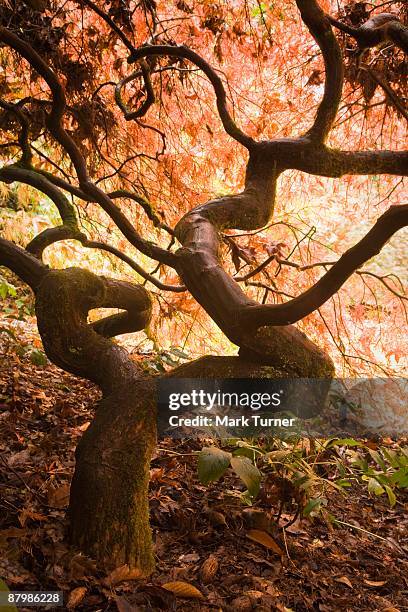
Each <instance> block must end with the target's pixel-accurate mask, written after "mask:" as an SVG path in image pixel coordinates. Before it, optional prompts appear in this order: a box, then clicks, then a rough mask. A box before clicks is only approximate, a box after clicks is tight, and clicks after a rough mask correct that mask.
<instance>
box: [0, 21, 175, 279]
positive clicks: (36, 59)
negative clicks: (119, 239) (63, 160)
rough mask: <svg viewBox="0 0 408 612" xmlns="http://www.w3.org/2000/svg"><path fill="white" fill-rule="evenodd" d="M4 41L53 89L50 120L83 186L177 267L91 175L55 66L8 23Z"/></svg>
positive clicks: (1, 35)
mask: <svg viewBox="0 0 408 612" xmlns="http://www.w3.org/2000/svg"><path fill="white" fill-rule="evenodd" d="M0 41H1V42H4V43H5V44H7V45H9V46H10V47H12V48H13V49H15V50H16V51H17V52H18V53H20V55H22V57H24V58H25V59H26V60H27V61H28V62H29V63H30V65H31V66H32V67H33V68H34V69H35V70H36V71H37V72H38V73H39V74H40V75H41V76H42V77H43V78H44V80H45V81H46V82H47V84H48V86H49V87H50V89H51V93H52V106H51V112H50V113H49V114H47V118H46V124H47V127H48V129H49V131H50V132H51V134H52V135H53V136H54V138H55V139H56V140H57V142H59V144H60V145H61V146H62V147H63V148H64V149H65V151H66V152H67V153H68V155H69V157H70V159H71V161H72V163H73V165H74V167H75V171H76V173H77V176H78V180H79V186H80V189H81V190H82V191H83V192H84V193H85V194H86V195H87V196H90V197H91V198H92V200H93V201H95V202H97V203H98V204H99V205H100V206H101V207H102V209H103V210H104V211H105V212H106V213H107V214H108V215H109V216H110V217H111V219H112V220H113V221H114V222H115V223H116V225H117V226H118V228H119V229H120V231H121V232H122V233H123V235H124V236H125V237H126V238H127V239H128V240H129V242H130V243H131V244H133V246H135V247H136V248H137V249H138V250H139V251H140V252H142V253H144V254H145V255H147V256H148V257H151V258H152V259H156V261H161V262H162V263H165V264H167V265H169V266H172V267H174V265H175V256H174V254H173V253H170V252H168V251H166V250H165V249H161V248H160V247H158V246H156V245H154V244H152V243H150V242H148V241H146V240H143V238H141V236H140V235H139V234H138V233H137V232H136V230H135V228H134V227H133V225H132V224H131V223H130V221H129V220H128V219H127V217H126V216H125V215H124V214H123V213H122V211H121V210H120V208H118V207H117V206H116V205H115V204H114V203H113V201H112V200H111V198H110V197H109V196H108V195H107V194H106V193H105V192H103V191H102V190H101V189H99V188H98V187H97V186H96V185H95V184H94V183H92V181H91V180H90V178H89V175H88V172H87V168H86V162H85V158H84V157H83V155H82V153H81V152H80V150H79V148H78V147H77V145H76V143H75V142H74V140H73V139H72V138H71V136H70V135H69V134H68V133H67V132H66V130H65V129H64V127H63V125H62V120H63V116H64V112H65V107H66V100H65V92H64V89H63V87H62V85H61V83H60V81H59V79H58V78H57V76H56V75H55V73H54V72H53V70H51V68H49V67H48V66H47V64H46V63H45V62H44V61H43V59H42V58H41V57H40V56H39V55H38V53H37V52H36V51H35V50H34V49H33V48H32V47H31V46H30V45H28V44H27V43H25V42H24V41H22V40H21V39H20V38H19V37H18V36H16V35H15V34H13V33H12V32H10V31H9V30H7V29H6V28H4V27H0Z"/></svg>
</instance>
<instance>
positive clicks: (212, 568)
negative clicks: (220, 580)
mask: <svg viewBox="0 0 408 612" xmlns="http://www.w3.org/2000/svg"><path fill="white" fill-rule="evenodd" d="M218 565H219V564H218V559H217V557H216V556H215V555H210V556H209V557H208V559H206V560H205V561H204V563H203V564H202V566H201V570H200V576H201V580H202V581H203V582H204V584H208V583H210V582H211V581H212V580H213V578H214V577H215V574H216V573H217V571H218Z"/></svg>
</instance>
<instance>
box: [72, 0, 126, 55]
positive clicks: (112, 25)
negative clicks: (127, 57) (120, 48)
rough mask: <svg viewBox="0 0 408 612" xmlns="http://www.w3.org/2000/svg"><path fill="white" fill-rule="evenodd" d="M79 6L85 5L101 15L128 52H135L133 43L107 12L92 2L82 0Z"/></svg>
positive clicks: (90, 0)
mask: <svg viewBox="0 0 408 612" xmlns="http://www.w3.org/2000/svg"><path fill="white" fill-rule="evenodd" d="M79 4H85V5H86V6H88V7H89V8H90V9H91V10H92V11H94V13H96V14H97V15H99V17H101V19H103V20H104V22H105V23H107V24H108V26H109V27H110V28H111V30H113V32H115V34H116V35H117V36H118V38H120V40H121V41H122V42H123V44H124V45H125V47H126V48H127V49H128V51H130V52H131V53H132V52H133V51H134V50H135V47H134V45H132V43H131V42H130V40H129V39H128V37H127V36H126V35H125V34H124V33H123V32H122V30H121V29H120V28H119V26H117V25H116V23H115V22H114V21H113V19H112V18H111V17H109V15H108V14H107V13H105V11H103V10H102V9H100V8H99V6H97V5H96V4H95V2H92V0H80V1H79Z"/></svg>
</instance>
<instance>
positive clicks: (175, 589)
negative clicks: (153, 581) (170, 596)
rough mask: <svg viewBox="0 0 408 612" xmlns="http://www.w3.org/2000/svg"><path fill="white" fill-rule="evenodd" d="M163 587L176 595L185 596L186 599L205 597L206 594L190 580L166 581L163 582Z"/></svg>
mask: <svg viewBox="0 0 408 612" xmlns="http://www.w3.org/2000/svg"><path fill="white" fill-rule="evenodd" d="M162 587H163V589H166V591H171V592H172V593H174V595H176V597H185V598H186V599H204V595H203V594H202V593H201V591H199V590H198V589H197V588H196V587H195V586H193V585H192V584H189V583H188V582H182V581H181V580H180V581H176V582H166V584H162Z"/></svg>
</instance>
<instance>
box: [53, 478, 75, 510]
mask: <svg viewBox="0 0 408 612" xmlns="http://www.w3.org/2000/svg"><path fill="white" fill-rule="evenodd" d="M69 489H70V487H69V484H67V483H66V484H63V485H61V486H60V487H58V488H54V487H53V486H50V487H49V489H48V504H49V505H50V506H53V507H54V508H65V506H67V505H68V502H69Z"/></svg>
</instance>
